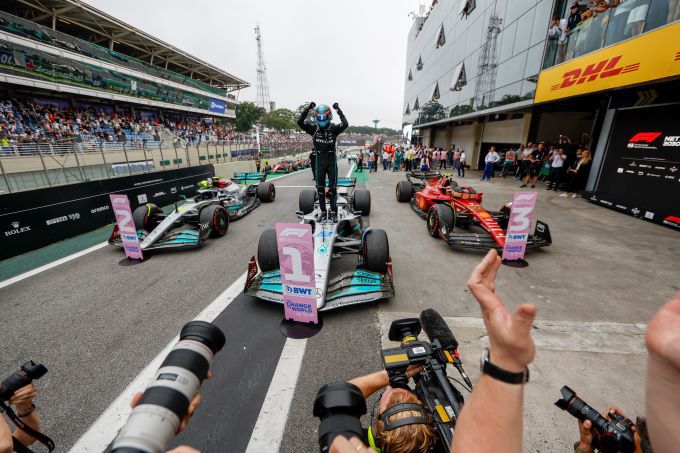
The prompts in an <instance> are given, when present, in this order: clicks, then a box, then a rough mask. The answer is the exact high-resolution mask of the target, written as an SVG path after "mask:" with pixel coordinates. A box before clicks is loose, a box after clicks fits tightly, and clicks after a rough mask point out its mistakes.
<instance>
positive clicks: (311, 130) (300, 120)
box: [297, 102, 316, 135]
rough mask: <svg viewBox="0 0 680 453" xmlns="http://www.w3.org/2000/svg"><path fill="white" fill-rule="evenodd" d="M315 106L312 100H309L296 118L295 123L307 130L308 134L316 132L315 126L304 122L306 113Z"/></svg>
mask: <svg viewBox="0 0 680 453" xmlns="http://www.w3.org/2000/svg"><path fill="white" fill-rule="evenodd" d="M315 106H316V104H314V102H310V103H309V104H307V107H305V109H304V110H303V111H302V112H301V113H300V117H299V118H298V120H297V125H298V126H300V128H301V129H302V130H303V131H305V132H307V133H308V134H310V135H314V133H315V132H316V127H315V126H312V125H311V124H307V123H305V120H306V119H307V115H309V111H310V110H311V109H313V108H314V107H315Z"/></svg>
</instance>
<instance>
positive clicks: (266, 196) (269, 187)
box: [257, 182, 276, 203]
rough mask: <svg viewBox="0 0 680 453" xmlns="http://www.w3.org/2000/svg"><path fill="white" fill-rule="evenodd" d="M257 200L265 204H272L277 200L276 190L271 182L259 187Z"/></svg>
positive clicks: (261, 184)
mask: <svg viewBox="0 0 680 453" xmlns="http://www.w3.org/2000/svg"><path fill="white" fill-rule="evenodd" d="M257 198H258V199H259V200H260V201H262V202H264V203H271V202H272V201H274V198H276V188H275V187H274V184H272V183H270V182H261V183H260V184H258V185H257Z"/></svg>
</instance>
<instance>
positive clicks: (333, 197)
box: [314, 152, 338, 212]
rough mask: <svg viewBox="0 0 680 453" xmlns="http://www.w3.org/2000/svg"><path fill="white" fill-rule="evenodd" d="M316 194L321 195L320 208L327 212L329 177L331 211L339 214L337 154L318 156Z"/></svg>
mask: <svg viewBox="0 0 680 453" xmlns="http://www.w3.org/2000/svg"><path fill="white" fill-rule="evenodd" d="M315 166H316V169H315V171H314V176H315V178H316V193H317V194H318V195H319V207H320V208H321V211H322V212H326V177H328V188H329V190H328V194H329V195H330V202H331V211H332V212H338V192H337V190H336V185H337V182H338V162H337V160H336V158H335V153H329V152H324V153H321V154H317V155H316V159H315Z"/></svg>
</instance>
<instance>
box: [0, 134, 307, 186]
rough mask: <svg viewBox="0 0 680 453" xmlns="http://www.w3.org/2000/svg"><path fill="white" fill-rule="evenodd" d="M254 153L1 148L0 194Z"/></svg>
mask: <svg viewBox="0 0 680 453" xmlns="http://www.w3.org/2000/svg"><path fill="white" fill-rule="evenodd" d="M262 146H263V147H266V154H263V157H262V158H263V159H267V158H273V157H278V156H282V155H288V154H291V153H300V152H304V151H307V150H309V149H310V146H309V145H308V144H306V143H279V144H271V145H266V144H265V145H262ZM264 149H265V148H263V150H264ZM256 152H257V144H256V143H255V141H254V140H250V139H236V140H226V141H207V142H206V141H203V142H200V143H188V142H186V141H182V140H177V141H174V142H168V141H161V142H156V141H133V142H113V143H108V142H104V143H95V142H83V143H61V144H53V143H21V144H14V145H10V146H0V173H1V175H0V194H2V193H12V192H20V191H24V190H32V189H38V188H43V187H52V186H56V185H62V184H72V183H78V182H87V181H94V180H98V179H107V178H113V177H117V176H125V175H130V174H136V173H151V172H157V171H163V170H170V169H173V168H182V167H191V166H197V165H205V164H220V163H226V162H233V161H237V160H251V159H253V158H254V155H255V153H256Z"/></svg>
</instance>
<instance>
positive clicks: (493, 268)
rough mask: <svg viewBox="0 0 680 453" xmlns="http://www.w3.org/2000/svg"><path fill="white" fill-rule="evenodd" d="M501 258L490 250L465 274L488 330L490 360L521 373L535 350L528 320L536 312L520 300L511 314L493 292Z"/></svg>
mask: <svg viewBox="0 0 680 453" xmlns="http://www.w3.org/2000/svg"><path fill="white" fill-rule="evenodd" d="M500 265H501V258H500V257H499V256H498V253H497V252H496V251H495V250H490V251H489V253H487V254H486V256H485V257H484V259H483V260H482V262H481V263H479V264H478V265H477V267H475V269H474V270H473V271H472V273H471V274H470V277H469V278H468V282H467V284H468V288H470V291H471V292H472V294H473V295H474V296H475V299H477V302H479V306H480V308H481V309H482V316H483V317H484V325H486V330H487V332H488V333H489V350H490V354H489V355H490V358H491V362H492V363H493V364H495V365H498V366H499V367H501V368H503V369H505V370H507V371H511V372H513V373H521V372H522V371H524V369H525V367H526V366H527V365H528V364H530V363H531V362H532V360H533V359H534V354H535V347H534V340H533V338H531V324H532V322H533V320H534V317H535V316H536V307H535V306H534V305H528V304H523V305H520V306H519V307H517V310H516V311H515V314H514V315H512V316H511V315H510V313H508V310H507V309H506V308H505V305H503V302H501V300H500V299H499V298H498V296H497V295H496V292H495V291H496V282H495V280H496V273H497V272H498V268H499V267H500Z"/></svg>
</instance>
